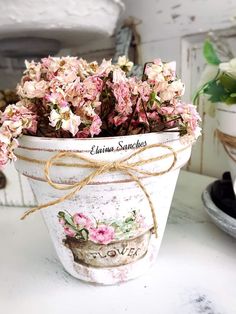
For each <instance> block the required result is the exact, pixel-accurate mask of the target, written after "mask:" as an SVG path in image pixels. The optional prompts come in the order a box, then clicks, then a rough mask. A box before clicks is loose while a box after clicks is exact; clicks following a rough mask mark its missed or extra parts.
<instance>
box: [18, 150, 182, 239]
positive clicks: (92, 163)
mask: <svg viewBox="0 0 236 314" xmlns="http://www.w3.org/2000/svg"><path fill="white" fill-rule="evenodd" d="M151 148H164V149H168V150H169V153H167V154H163V155H161V156H154V157H151V158H148V159H140V160H138V161H132V158H133V157H135V156H139V155H140V154H141V153H142V152H144V151H147V150H149V149H151ZM169 157H173V161H172V163H171V165H170V166H169V167H168V168H167V169H166V170H163V171H147V170H143V169H140V168H139V167H140V166H143V165H146V164H149V163H152V162H155V161H160V160H164V159H167V158H169ZM63 158H74V159H78V160H80V161H83V163H76V164H68V163H64V162H58V161H59V160H61V159H63ZM23 159H25V160H29V161H31V162H39V161H38V160H34V159H30V158H27V157H24V158H23ZM176 162H177V153H176V152H175V150H174V149H173V148H172V147H171V146H168V145H165V144H151V145H148V146H145V147H142V148H140V149H138V150H137V151H136V152H134V153H132V154H130V155H129V156H128V157H124V158H122V159H120V160H117V161H112V162H107V161H98V160H94V159H92V158H90V157H86V156H84V155H82V154H80V153H74V152H68V151H64V152H59V153H57V154H56V155H54V156H53V157H51V158H50V159H49V160H48V161H45V162H43V163H45V167H44V174H45V178H46V181H47V183H48V184H49V185H51V186H52V187H53V188H55V189H57V190H71V191H70V192H69V193H67V194H65V195H64V196H62V197H60V198H58V199H56V200H53V201H50V202H48V203H45V204H42V205H39V206H37V207H34V208H32V209H29V210H28V211H26V212H25V213H24V215H23V216H22V217H21V219H25V218H26V217H27V216H29V215H30V214H32V213H34V212H36V211H38V210H40V209H43V208H47V207H50V206H53V205H56V204H60V203H62V202H64V201H65V200H68V199H71V198H72V197H73V196H74V195H75V194H76V193H78V192H79V191H80V190H81V189H82V188H83V187H85V186H86V185H88V184H89V183H91V182H92V181H93V179H94V178H95V177H97V176H99V175H101V174H104V173H109V172H123V173H124V174H127V175H128V176H129V177H130V178H131V179H132V180H133V181H135V182H136V183H137V185H138V186H139V187H140V189H141V190H142V191H143V193H144V194H145V196H146V198H147V200H148V203H149V207H150V209H151V213H152V219H153V229H154V233H155V235H156V237H157V218H156V214H155V208H154V205H153V202H152V200H151V197H150V194H149V193H148V191H147V189H146V187H145V186H144V185H143V183H142V181H141V179H140V178H139V177H138V175H140V174H141V175H145V176H161V175H163V174H165V173H168V172H169V171H171V170H172V169H173V168H174V166H175V165H176ZM40 163H42V161H40ZM53 165H60V166H64V167H71V166H76V167H79V168H91V169H93V171H92V172H91V173H90V174H89V175H88V176H86V177H85V178H83V179H81V180H80V181H79V182H76V183H73V184H61V183H56V182H53V181H52V179H51V177H50V169H51V167H52V166H53Z"/></svg>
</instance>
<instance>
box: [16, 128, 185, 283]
mask: <svg viewBox="0 0 236 314" xmlns="http://www.w3.org/2000/svg"><path fill="white" fill-rule="evenodd" d="M156 143H164V144H166V145H169V146H171V147H172V148H173V149H174V150H175V151H176V152H177V162H176V164H175V167H174V168H173V169H172V170H171V171H170V172H168V173H166V174H164V175H161V176H158V177H153V176H152V177H145V176H144V175H139V177H141V178H142V179H141V181H142V183H143V185H145V187H146V189H147V191H148V193H149V194H150V196H151V199H152V201H153V204H154V207H155V214H156V217H157V223H158V238H157V239H156V238H155V236H154V235H153V234H151V232H150V229H152V227H153V217H152V214H151V209H150V207H149V203H148V201H147V198H146V196H145V195H144V193H143V191H142V190H141V189H140V187H138V186H137V184H136V183H135V182H134V181H132V180H131V179H130V177H129V176H127V175H126V174H125V173H121V172H110V173H105V174H102V175H100V176H99V177H96V178H94V180H93V182H91V183H90V184H88V185H87V186H86V187H84V188H83V189H82V190H81V191H80V192H79V193H78V194H76V195H75V197H74V198H72V199H70V200H67V201H65V202H63V203H60V204H59V205H54V206H52V207H49V208H46V209H43V210H42V214H43V217H44V220H45V222H46V224H47V226H48V230H49V233H50V235H51V238H52V241H53V243H54V246H55V249H56V251H57V254H58V257H59V259H60V260H61V262H62V264H63V265H64V267H65V269H66V270H67V271H68V272H69V273H70V274H71V275H72V276H74V277H76V278H79V279H82V280H85V281H91V282H96V283H101V284H115V283H117V282H121V281H126V280H129V279H132V278H135V277H137V276H139V275H141V274H142V273H144V272H145V271H146V270H147V269H148V268H149V267H150V266H151V265H152V264H153V263H154V262H155V259H156V256H157V253H158V250H159V247H160V244H161V240H162V237H163V233H164V229H165V225H166V221H167V217H168V213H169V209H170V205H171V200H172V197H173V193H174V189H175V185H176V181H177V178H178V174H179V169H180V168H181V167H182V166H183V165H184V164H185V163H186V162H187V161H188V159H189V157H190V153H191V145H189V143H187V142H186V141H185V143H184V142H183V141H182V140H181V141H180V139H179V136H178V133H167V132H163V133H151V134H142V135H132V136H123V137H113V138H94V139H52V138H39V137H31V136H23V137H22V138H21V139H20V146H19V148H18V149H17V151H16V154H17V155H18V156H19V157H18V160H17V162H16V168H17V170H18V171H19V172H20V173H22V174H23V175H25V176H27V177H28V178H29V181H30V184H31V187H32V189H33V191H34V194H35V196H36V198H37V200H38V203H39V204H41V203H45V202H48V201H50V200H55V199H57V198H59V197H61V196H63V195H64V194H65V193H66V191H59V190H57V189H54V188H53V187H51V186H49V185H48V183H47V182H45V178H44V172H43V169H44V165H43V164H39V163H35V162H33V161H29V160H28V161H26V160H23V159H22V157H27V158H31V159H37V160H47V159H48V158H50V157H52V156H54V155H55V154H56V153H57V152H60V151H73V152H78V153H81V154H83V155H84V156H87V157H90V158H93V159H94V160H97V161H109V162H111V161H115V160H119V159H120V158H122V157H125V156H129V155H130V154H131V153H133V152H134V151H136V150H137V149H138V148H137V147H138V146H146V145H150V144H156ZM125 145H128V149H125V148H127V147H125ZM179 150H180V151H179ZM178 151H179V152H178ZM168 153H170V151H169V150H168V149H166V148H160V147H158V148H157V147H155V148H152V149H149V150H146V151H145V152H142V153H141V155H140V156H136V157H134V159H133V160H132V161H135V160H136V161H137V160H139V159H140V158H141V159H143V158H145V159H147V158H151V157H154V156H162V155H163V154H168ZM76 161H77V160H74V159H72V158H66V159H64V160H63V162H66V163H75V162H76ZM172 161H173V156H172V155H171V154H170V155H169V157H167V158H166V159H163V160H159V161H155V162H152V163H149V164H147V165H144V166H142V167H141V169H145V170H148V171H163V170H166V169H168V168H169V167H170V165H171V164H172ZM77 162H78V161H77ZM90 172H91V169H88V168H78V167H76V166H75V165H73V167H66V168H65V167H64V166H60V165H56V166H52V168H51V171H50V175H51V178H52V180H53V181H54V182H58V183H72V182H78V181H79V180H81V179H82V178H84V177H85V176H86V175H88V174H89V173H90ZM59 211H67V212H69V213H70V214H72V215H73V214H75V213H82V214H84V215H86V216H87V217H90V218H91V217H92V219H96V221H99V222H102V223H104V224H112V223H113V224H114V223H115V224H121V225H122V228H123V227H124V226H125V228H126V227H127V225H126V223H128V221H129V219H128V220H127V217H130V216H132V215H134V213H135V217H136V218H135V223H133V225H132V228H131V231H127V230H129V228H128V229H127V230H126V229H125V230H126V231H124V230H123V229H122V230H123V231H122V230H120V232H119V234H118V236H117V237H118V238H116V239H115V240H113V241H112V242H111V243H109V244H107V245H105V244H97V243H93V241H87V242H76V241H73V240H72V241H70V240H71V238H68V237H66V235H65V233H64V229H63V227H62V225H61V224H60V223H59V220H58V216H57V215H58V212H59ZM35 215H36V214H35ZM29 219H30V218H29ZM140 222H141V223H140ZM124 224H125V225H124ZM68 240H69V241H68Z"/></svg>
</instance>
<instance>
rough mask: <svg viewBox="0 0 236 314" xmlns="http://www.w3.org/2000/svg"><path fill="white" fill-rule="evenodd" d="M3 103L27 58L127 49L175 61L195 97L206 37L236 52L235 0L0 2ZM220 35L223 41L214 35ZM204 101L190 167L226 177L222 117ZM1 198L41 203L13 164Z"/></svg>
mask: <svg viewBox="0 0 236 314" xmlns="http://www.w3.org/2000/svg"><path fill="white" fill-rule="evenodd" d="M0 9H1V13H2V14H1V20H0V105H1V106H2V107H4V105H5V104H6V103H9V102H14V97H15V96H14V88H15V86H16V83H17V82H18V81H19V79H20V77H21V75H22V71H23V70H24V60H25V59H34V60H37V59H39V58H41V57H44V56H48V55H56V56H62V55H74V56H79V57H83V58H86V59H88V60H91V61H92V60H95V59H96V60H98V61H100V60H102V59H103V58H113V57H114V58H115V59H116V58H117V57H118V56H119V55H123V54H126V55H128V56H129V57H130V59H131V60H132V61H134V63H135V64H136V65H137V67H135V71H136V73H139V72H140V69H141V67H139V66H138V65H140V66H141V65H143V64H144V63H145V62H147V61H152V60H153V59H155V58H161V59H163V61H172V60H176V62H177V73H178V75H179V77H181V78H182V80H183V82H184V83H185V85H186V93H185V100H186V101H189V102H190V101H191V100H192V96H193V94H194V92H195V91H196V89H197V87H198V86H199V84H200V83H199V81H200V77H201V75H202V72H203V70H204V68H205V63H206V62H205V60H204V57H203V53H202V47H203V43H204V41H205V39H206V38H207V37H208V36H211V37H212V38H218V36H220V37H221V38H222V39H223V41H224V43H225V45H228V46H229V48H230V50H231V51H232V52H235V53H236V1H235V0H224V1H217V2H216V1H215V0H168V1H166V0H165V1H164V0H67V1H64V0H51V1H46V0H41V1H40V2H39V1H33V0H8V1H4V0H0ZM216 40H217V39H216ZM204 102H205V100H204V99H201V100H200V101H199V104H198V105H199V111H200V113H201V116H202V127H203V136H202V137H201V138H200V139H199V140H198V143H197V144H196V145H195V146H194V148H193V154H192V157H191V160H190V161H189V163H188V165H187V166H186V169H187V170H188V171H192V172H196V173H200V174H205V175H209V176H214V177H220V176H221V174H222V173H223V172H224V171H226V170H228V163H227V160H226V156H225V153H224V151H223V148H222V146H221V145H220V143H219V142H218V141H217V139H216V138H215V136H214V131H215V129H216V119H215V118H214V117H211V116H210V115H207V114H206V106H205V104H204ZM4 174H5V176H6V178H7V185H6V187H5V188H2V189H0V204H7V205H18V206H19V205H22V206H29V205H33V204H34V203H35V201H34V197H33V195H32V192H31V190H30V188H29V186H28V183H27V181H26V179H25V178H23V177H21V176H20V175H19V174H18V173H16V171H15V170H14V166H13V165H9V166H8V167H7V169H6V170H4Z"/></svg>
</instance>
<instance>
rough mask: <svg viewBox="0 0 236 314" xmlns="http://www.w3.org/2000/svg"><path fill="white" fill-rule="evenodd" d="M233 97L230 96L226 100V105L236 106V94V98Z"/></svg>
mask: <svg viewBox="0 0 236 314" xmlns="http://www.w3.org/2000/svg"><path fill="white" fill-rule="evenodd" d="M231 95H232V94H231ZM231 95H230V96H229V97H228V98H227V99H225V103H226V104H227V105H233V104H236V94H235V96H234V97H232V96H231Z"/></svg>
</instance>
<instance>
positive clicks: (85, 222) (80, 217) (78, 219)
mask: <svg viewBox="0 0 236 314" xmlns="http://www.w3.org/2000/svg"><path fill="white" fill-rule="evenodd" d="M73 221H74V223H75V224H76V225H78V226H80V227H83V228H86V229H90V228H91V227H93V225H94V224H93V221H92V220H91V219H90V218H89V217H87V216H85V215H84V214H82V213H76V214H75V215H74V216H73Z"/></svg>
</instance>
